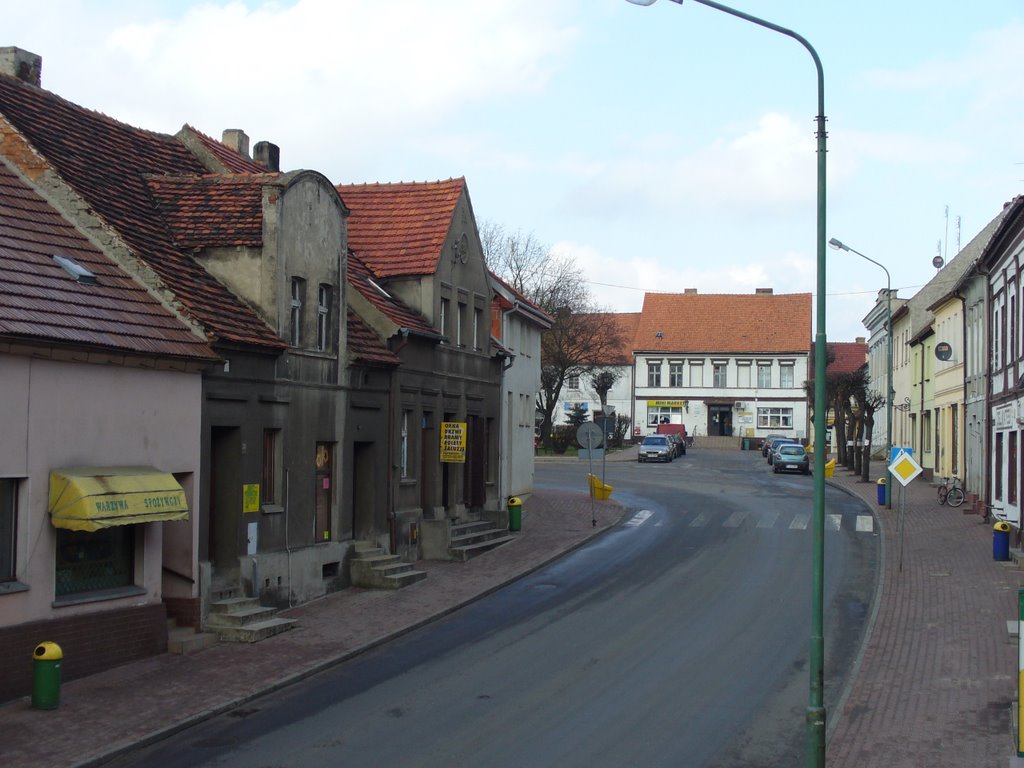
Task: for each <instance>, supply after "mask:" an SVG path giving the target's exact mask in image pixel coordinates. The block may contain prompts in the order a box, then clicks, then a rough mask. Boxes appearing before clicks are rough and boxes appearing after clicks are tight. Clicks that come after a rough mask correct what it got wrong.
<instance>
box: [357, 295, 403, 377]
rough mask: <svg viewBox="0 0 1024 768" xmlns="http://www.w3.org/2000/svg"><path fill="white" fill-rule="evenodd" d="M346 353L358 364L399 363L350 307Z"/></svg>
mask: <svg viewBox="0 0 1024 768" xmlns="http://www.w3.org/2000/svg"><path fill="white" fill-rule="evenodd" d="M348 353H349V356H350V357H351V358H352V359H353V360H355V361H356V362H359V363H370V364H376V365H398V364H399V363H400V362H401V360H399V359H398V355H396V354H395V353H393V352H392V351H391V350H390V349H388V348H387V345H386V344H385V343H384V342H383V341H381V338H380V336H378V335H377V334H376V333H374V331H373V329H372V328H370V326H369V325H367V324H366V322H365V321H364V320H363V319H362V318H361V317H359V315H357V314H356V313H355V312H354V311H353V310H352V308H351V307H350V308H349V310H348Z"/></svg>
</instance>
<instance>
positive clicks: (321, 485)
mask: <svg viewBox="0 0 1024 768" xmlns="http://www.w3.org/2000/svg"><path fill="white" fill-rule="evenodd" d="M333 469H334V444H333V443H317V444H316V490H315V497H314V498H315V501H314V504H315V507H316V533H315V535H316V541H330V540H331V532H332V527H331V505H332V504H331V503H332V501H333V499H334V491H333V489H332V487H331V486H332V484H333V478H334V472H333Z"/></svg>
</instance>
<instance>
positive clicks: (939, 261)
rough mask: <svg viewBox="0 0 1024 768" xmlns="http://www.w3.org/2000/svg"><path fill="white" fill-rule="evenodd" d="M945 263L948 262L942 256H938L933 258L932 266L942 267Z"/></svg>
mask: <svg viewBox="0 0 1024 768" xmlns="http://www.w3.org/2000/svg"><path fill="white" fill-rule="evenodd" d="M945 263H946V262H945V261H944V260H943V259H942V257H941V256H936V257H935V258H934V259H932V266H933V267H935V268H936V269H942V265H943V264H945Z"/></svg>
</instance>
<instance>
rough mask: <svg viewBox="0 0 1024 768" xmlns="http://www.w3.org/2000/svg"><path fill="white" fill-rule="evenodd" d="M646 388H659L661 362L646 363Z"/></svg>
mask: <svg viewBox="0 0 1024 768" xmlns="http://www.w3.org/2000/svg"><path fill="white" fill-rule="evenodd" d="M647 386H648V387H660V386H661V360H652V361H650V362H648V363H647Z"/></svg>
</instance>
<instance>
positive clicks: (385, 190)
mask: <svg viewBox="0 0 1024 768" xmlns="http://www.w3.org/2000/svg"><path fill="white" fill-rule="evenodd" d="M337 189H338V193H339V194H340V195H341V199H342V200H344V201H345V205H346V206H347V207H348V208H349V209H350V210H351V211H352V213H351V215H350V216H349V219H348V245H349V248H351V249H352V250H353V251H355V252H356V253H357V254H359V256H360V258H362V259H363V261H365V262H366V264H367V265H368V266H369V267H370V269H372V270H373V273H374V274H375V275H377V276H378V277H381V278H388V277H398V276H403V277H405V276H414V275H431V274H433V273H434V272H435V271H436V270H437V260H438V258H439V257H440V256H441V249H442V248H443V247H444V242H445V239H446V238H447V237H448V230H449V229H451V226H452V217H453V216H454V214H455V205H456V204H457V203H458V201H459V198H460V197H461V196H462V194H463V193H464V192H465V189H466V180H465V179H462V178H458V179H448V180H447V181H428V182H400V183H397V184H339V185H338V187H337Z"/></svg>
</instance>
